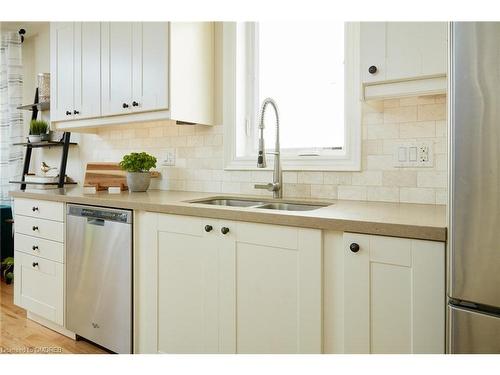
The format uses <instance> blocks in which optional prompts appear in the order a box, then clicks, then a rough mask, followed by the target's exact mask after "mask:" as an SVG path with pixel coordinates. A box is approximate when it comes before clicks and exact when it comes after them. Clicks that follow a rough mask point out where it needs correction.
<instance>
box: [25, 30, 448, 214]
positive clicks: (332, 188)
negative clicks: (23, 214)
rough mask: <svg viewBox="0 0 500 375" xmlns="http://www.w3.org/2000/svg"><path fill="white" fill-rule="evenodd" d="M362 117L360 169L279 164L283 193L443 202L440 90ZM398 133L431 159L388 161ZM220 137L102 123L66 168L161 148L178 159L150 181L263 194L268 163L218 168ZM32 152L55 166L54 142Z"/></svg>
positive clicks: (36, 55) (39, 68)
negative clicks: (291, 168)
mask: <svg viewBox="0 0 500 375" xmlns="http://www.w3.org/2000/svg"><path fill="white" fill-rule="evenodd" d="M48 34H49V33H48V28H47V30H46V32H45V30H44V32H41V33H40V34H39V35H38V36H37V37H35V39H33V41H29V42H28V43H26V44H25V46H23V52H24V53H25V56H26V61H25V62H26V67H25V72H26V75H27V74H28V73H29V74H30V75H31V77H33V81H32V82H33V83H32V85H33V86H32V87H29V86H28V77H25V82H26V85H25V92H27V95H28V93H29V98H28V99H29V100H32V95H33V94H32V92H34V87H35V86H34V82H35V81H34V79H35V77H36V73H38V72H45V71H48V66H49V46H48V43H49V40H50V39H49V35H48ZM28 57H29V59H28ZM29 61H32V62H31V63H29ZM30 64H32V66H30ZM218 65H219V66H220V64H218ZM30 82H31V81H30ZM362 122H363V126H362V129H363V142H362V171H361V172H285V173H284V196H285V197H300V198H329V199H355V200H373V201H390V202H410V203H429V204H445V202H446V196H447V187H446V176H447V165H446V153H447V148H446V145H447V141H446V96H445V95H437V96H425V97H413V98H404V99H393V100H385V101H373V102H367V103H364V104H363V120H362ZM285 130H286V129H283V130H282V131H285ZM401 140H404V141H420V140H426V141H431V142H432V143H433V145H434V147H433V148H434V153H435V155H434V166H433V167H432V168H420V169H418V168H405V169H400V168H394V167H392V149H393V146H394V144H395V143H397V142H400V141H401ZM223 142H224V140H223V131H222V125H218V126H214V127H205V126H185V125H182V126H178V125H175V124H173V123H172V122H170V121H163V122H152V123H140V124H134V125H124V126H118V127H113V128H108V129H102V130H99V131H98V132H97V134H82V135H81V136H80V139H79V145H78V146H76V147H71V149H70V157H69V161H68V169H67V174H68V175H69V176H71V177H73V178H74V179H76V180H77V181H78V182H80V183H81V182H83V176H84V171H85V163H87V162H90V161H115V162H117V161H119V160H120V159H121V157H122V156H123V155H124V154H126V153H129V152H131V151H146V152H149V153H151V154H153V155H155V156H156V157H157V158H158V160H163V159H164V158H165V155H166V152H167V151H174V152H175V153H176V159H177V165H176V166H175V167H161V168H159V169H160V171H161V172H162V178H161V179H156V180H154V182H153V187H155V188H160V189H165V190H190V191H207V192H216V193H219V192H222V193H245V194H262V195H269V196H270V194H271V193H269V192H267V191H262V190H255V189H254V188H253V184H254V183H257V182H270V181H271V179H272V172H271V171H224V170H223ZM35 160H36V161H35V163H36V166H37V168H38V165H39V163H40V161H41V160H44V161H45V162H47V163H48V164H49V165H54V166H59V161H60V149H51V150H46V149H45V150H37V151H36V157H35Z"/></svg>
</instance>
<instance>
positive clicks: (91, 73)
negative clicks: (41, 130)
mask: <svg viewBox="0 0 500 375" xmlns="http://www.w3.org/2000/svg"><path fill="white" fill-rule="evenodd" d="M100 29H101V26H100V24H99V22H57V23H52V24H51V41H50V45H51V53H50V55H51V112H50V113H51V114H50V117H51V120H52V121H67V120H73V119H82V118H92V117H98V116H100V115H101V95H100V94H101V89H100V64H101V61H100V59H101V57H100V56H101V46H100V43H97V44H96V43H95V40H96V38H97V40H99V36H100Z"/></svg>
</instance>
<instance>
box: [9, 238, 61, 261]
mask: <svg viewBox="0 0 500 375" xmlns="http://www.w3.org/2000/svg"><path fill="white" fill-rule="evenodd" d="M14 246H15V249H16V251H21V252H23V253H26V254H28V255H32V256H37V257H40V258H44V259H48V260H53V261H56V262H60V263H63V262H64V245H63V244H62V243H61V242H55V241H50V240H44V239H42V238H38V237H33V236H27V235H25V234H21V233H16V234H15V238H14Z"/></svg>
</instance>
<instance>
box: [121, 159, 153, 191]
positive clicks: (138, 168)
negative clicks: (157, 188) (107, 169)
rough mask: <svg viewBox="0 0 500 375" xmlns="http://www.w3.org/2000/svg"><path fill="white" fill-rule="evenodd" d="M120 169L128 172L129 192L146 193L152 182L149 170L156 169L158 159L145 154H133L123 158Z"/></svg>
mask: <svg viewBox="0 0 500 375" xmlns="http://www.w3.org/2000/svg"><path fill="white" fill-rule="evenodd" d="M120 167H121V168H122V169H123V170H125V171H127V185H128V189H129V191H146V190H148V187H149V183H150V182H151V175H150V174H149V170H150V169H151V168H154V167H156V158H155V157H154V156H152V155H149V154H147V153H145V152H132V153H131V154H128V155H125V156H124V157H123V159H122V161H121V162H120Z"/></svg>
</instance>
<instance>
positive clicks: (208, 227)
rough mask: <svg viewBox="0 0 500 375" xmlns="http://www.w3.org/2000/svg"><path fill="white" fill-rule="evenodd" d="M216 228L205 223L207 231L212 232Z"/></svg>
mask: <svg viewBox="0 0 500 375" xmlns="http://www.w3.org/2000/svg"><path fill="white" fill-rule="evenodd" d="M212 229H214V228H213V227H212V226H211V225H208V224H207V225H205V232H211V231H212Z"/></svg>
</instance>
